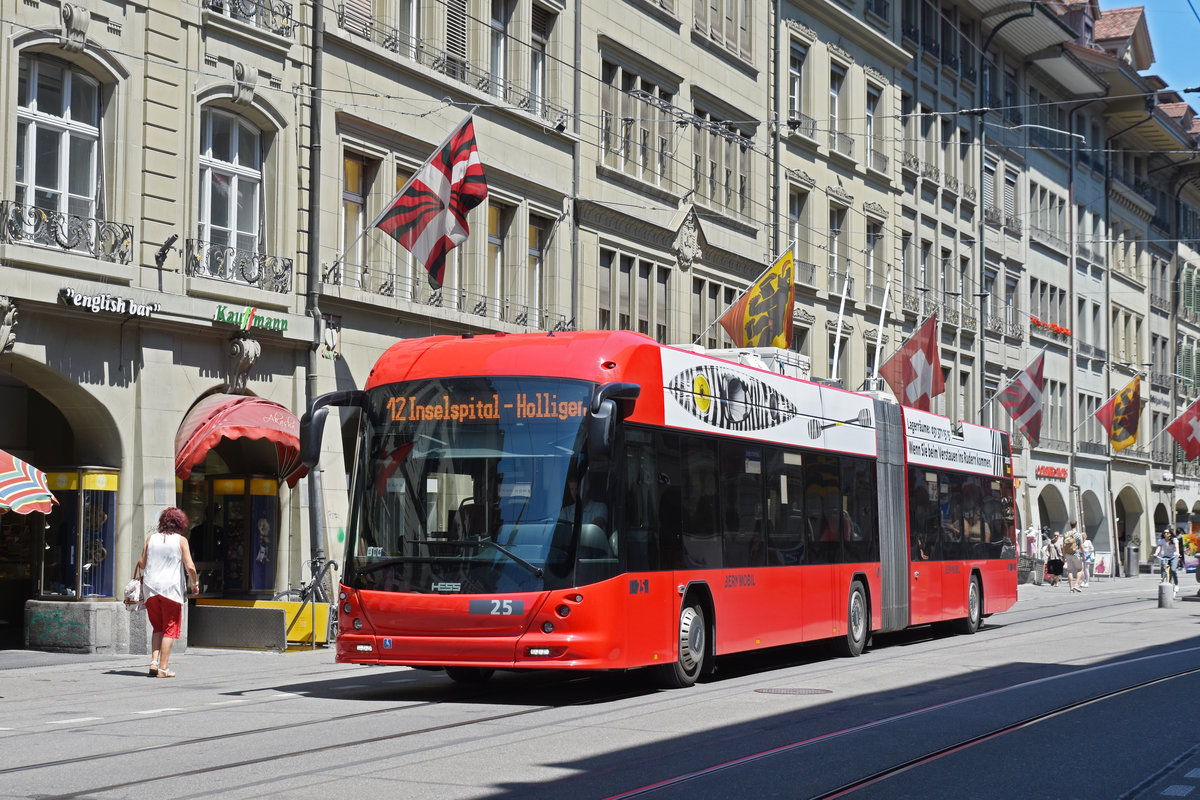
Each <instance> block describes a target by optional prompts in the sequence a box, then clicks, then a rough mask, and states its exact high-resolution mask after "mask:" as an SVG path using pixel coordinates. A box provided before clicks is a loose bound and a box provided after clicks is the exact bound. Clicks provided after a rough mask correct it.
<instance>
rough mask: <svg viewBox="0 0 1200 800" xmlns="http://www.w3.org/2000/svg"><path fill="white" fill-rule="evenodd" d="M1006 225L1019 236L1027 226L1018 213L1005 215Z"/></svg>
mask: <svg viewBox="0 0 1200 800" xmlns="http://www.w3.org/2000/svg"><path fill="white" fill-rule="evenodd" d="M1004 227H1005V228H1008V229H1009V230H1010V231H1012V232H1013V233H1015V234H1016V235H1017V236H1020V235H1021V231H1022V230H1024V228H1025V226H1024V224H1023V223H1022V222H1021V218H1020V217H1018V216H1017V215H1016V214H1005V215H1004Z"/></svg>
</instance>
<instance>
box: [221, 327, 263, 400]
mask: <svg viewBox="0 0 1200 800" xmlns="http://www.w3.org/2000/svg"><path fill="white" fill-rule="evenodd" d="M260 355H262V345H260V344H259V343H258V340H257V339H251V338H250V337H249V336H246V335H245V334H238V335H236V336H234V337H233V338H231V339H230V340H229V392H230V394H243V393H245V391H246V381H247V380H248V379H249V378H250V370H251V369H252V368H253V367H254V362H255V361H258V357H259V356H260Z"/></svg>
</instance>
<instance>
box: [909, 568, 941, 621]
mask: <svg viewBox="0 0 1200 800" xmlns="http://www.w3.org/2000/svg"><path fill="white" fill-rule="evenodd" d="M944 567H945V564H943V563H942V562H940V561H912V562H910V563H909V573H908V596H909V614H910V620H909V621H910V623H911V624H913V625H923V624H925V623H928V622H934V621H936V620H937V619H939V618H940V615H941V607H942V570H943V568H944Z"/></svg>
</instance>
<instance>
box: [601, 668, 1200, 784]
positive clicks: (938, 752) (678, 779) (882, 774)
mask: <svg viewBox="0 0 1200 800" xmlns="http://www.w3.org/2000/svg"><path fill="white" fill-rule="evenodd" d="M1198 652H1200V648H1188V649H1187V650H1184V651H1176V652H1172V653H1166V654H1158V655H1151V656H1138V657H1136V658H1133V659H1125V660H1121V661H1118V662H1113V663H1109V664H1105V665H1100V666H1095V667H1091V668H1088V669H1090V670H1106V669H1112V668H1117V667H1124V666H1128V665H1129V664H1132V663H1135V662H1146V661H1151V660H1154V659H1160V658H1167V657H1173V656H1178V655H1180V653H1187V654H1191V656H1192V658H1193V659H1194V657H1195V654H1196V653H1198ZM1195 675H1200V667H1186V668H1184V669H1178V670H1174V671H1170V672H1167V673H1165V674H1160V675H1155V676H1153V677H1150V678H1146V679H1144V680H1138V681H1134V682H1132V683H1128V684H1126V685H1122V686H1119V687H1116V688H1113V689H1110V690H1106V691H1102V692H1099V693H1096V694H1091V695H1089V696H1086V697H1082V698H1079V699H1075V700H1071V701H1068V702H1064V703H1059V704H1057V705H1054V706H1052V707H1049V708H1046V709H1044V710H1041V711H1038V712H1036V713H1033V714H1027V715H1024V716H1022V717H1020V718H1018V719H1014V720H1011V721H1009V722H1007V723H1005V724H1003V725H997V726H995V727H992V728H989V729H987V730H984V731H980V732H977V733H974V734H972V735H969V736H963V737H959V738H955V739H954V740H953V741H950V742H949V743H945V744H941V745H939V746H937V747H935V748H932V749H930V750H928V751H927V752H924V753H918V754H915V755H912V756H910V757H908V758H905V759H904V760H902V761H899V762H897V763H894V764H889V765H886V766H883V767H879V768H875V769H873V770H870V771H868V772H867V773H865V774H863V775H860V776H858V777H856V778H854V779H853V780H849V781H844V782H843V783H841V784H839V785H837V786H835V787H832V788H828V789H822V790H819V791H817V792H814V793H812V794H807V795H801V794H796V795H795V797H804V798H806V800H833V799H834V798H841V797H848V796H851V795H853V794H854V793H855V792H858V791H861V790H865V789H869V788H873V787H877V786H879V785H880V784H884V783H885V782H886V781H888V780H889V779H891V778H895V777H898V776H900V775H903V774H904V773H906V772H909V771H912V770H914V769H918V768H920V767H923V766H927V765H930V764H933V763H934V762H936V761H938V760H939V759H942V758H945V757H947V756H950V755H956V754H960V753H963V752H965V751H969V750H970V749H971V748H973V747H978V746H980V745H983V744H985V743H988V742H991V741H993V740H996V739H999V738H1001V737H1004V736H1006V735H1010V734H1014V733H1017V732H1019V731H1021V730H1023V729H1026V728H1030V727H1032V726H1034V725H1037V724H1039V723H1043V722H1047V721H1049V720H1052V719H1054V718H1056V717H1059V716H1062V715H1065V714H1068V713H1070V712H1072V711H1076V710H1079V709H1083V708H1086V707H1088V706H1092V705H1096V704H1098V703H1102V702H1104V701H1107V700H1112V699H1115V698H1119V697H1121V696H1123V695H1130V694H1133V693H1135V692H1138V691H1140V690H1143V689H1146V688H1149V687H1152V686H1155V685H1158V684H1163V683H1166V682H1169V681H1173V680H1177V679H1181V678H1186V677H1189V676H1195ZM1063 677H1064V676H1062V675H1055V676H1050V677H1043V678H1037V679H1035V680H1032V681H1026V682H1022V683H1018V684H1014V685H1011V686H1006V687H1000V688H997V689H992V690H989V691H986V692H980V693H976V694H972V695H968V696H965V697H961V698H957V699H955V700H950V701H947V702H944V703H938V704H935V705H931V706H926V707H923V708H918V709H913V710H910V711H906V712H903V713H900V714H895V715H892V716H890V717H886V718H884V719H879V720H872V721H870V722H866V723H862V724H859V725H854V726H852V727H849V728H844V729H841V730H837V731H830V732H828V733H824V734H820V735H816V736H811V737H808V738H805V739H801V740H797V741H794V742H790V743H787V744H782V745H778V746H775V747H771V748H769V749H766V750H762V751H759V752H755V753H750V754H747V755H744V756H741V757H738V758H736V759H731V760H728V761H724V762H721V763H719V764H714V765H712V766H710V767H705V768H703V769H698V770H693V771H690V772H687V773H682V774H680V775H677V776H673V777H669V778H663V779H660V780H657V781H655V782H653V783H649V784H646V785H644V786H640V787H637V788H634V789H629V790H626V791H623V792H619V793H617V794H612V795H608V796H606V797H604V798H603V800H632V798H640V797H654V796H656V795H662V796H677V793H676V791H675V790H686V787H687V785H688V784H691V783H694V782H697V781H703V780H705V779H707V778H712V777H714V776H717V775H719V774H721V773H727V772H732V771H736V770H742V769H747V770H753V769H756V768H757V769H763V764H764V762H767V761H769V760H771V759H774V758H777V757H781V756H789V755H791V756H794V755H796V754H798V753H802V752H803V751H805V750H806V749H814V748H817V747H820V746H823V745H831V744H835V743H836V744H838V745H839V746H841V747H843V748H844V749H845V751H847V752H855V751H857V750H858V748H855V747H854V746H853V745H847V744H845V741H846V740H847V739H852V738H853V737H856V736H861V735H864V734H867V733H879V732H880V731H882V730H884V729H886V728H887V727H889V726H892V725H896V724H898V723H902V722H909V721H913V720H915V719H917V718H919V717H922V716H926V715H931V714H935V713H940V712H946V711H950V710H954V709H956V708H960V707H962V706H965V705H967V704H970V703H974V702H978V701H981V700H984V699H988V698H996V697H998V696H1001V695H1003V694H1005V693H1009V692H1013V691H1019V690H1023V689H1029V688H1032V687H1035V686H1037V685H1045V684H1047V683H1050V682H1053V681H1057V680H1059V679H1061V678H1063ZM1071 677H1072V678H1075V677H1078V673H1075V674H1074V675H1073V676H1071Z"/></svg>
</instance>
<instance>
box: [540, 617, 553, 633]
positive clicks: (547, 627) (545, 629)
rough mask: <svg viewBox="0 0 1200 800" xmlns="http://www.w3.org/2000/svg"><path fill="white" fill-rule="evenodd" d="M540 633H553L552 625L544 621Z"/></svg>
mask: <svg viewBox="0 0 1200 800" xmlns="http://www.w3.org/2000/svg"><path fill="white" fill-rule="evenodd" d="M542 633H554V623H553V622H551V621H550V620H546V621H545V622H543V623H542Z"/></svg>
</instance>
